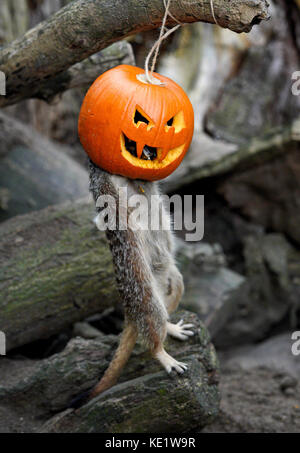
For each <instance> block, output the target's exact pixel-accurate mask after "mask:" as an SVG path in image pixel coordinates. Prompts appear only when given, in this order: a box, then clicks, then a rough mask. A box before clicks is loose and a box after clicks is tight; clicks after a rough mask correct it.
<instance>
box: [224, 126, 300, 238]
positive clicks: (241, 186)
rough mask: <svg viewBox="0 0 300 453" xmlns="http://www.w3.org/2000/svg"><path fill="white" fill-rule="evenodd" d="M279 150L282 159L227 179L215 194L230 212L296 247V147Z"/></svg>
mask: <svg viewBox="0 0 300 453" xmlns="http://www.w3.org/2000/svg"><path fill="white" fill-rule="evenodd" d="M297 124H298V126H297V129H298V131H299V122H297ZM274 149H275V148H273V150H274ZM282 149H283V150H285V153H284V154H283V155H282V156H277V157H276V156H274V158H273V159H272V160H271V161H269V162H265V163H263V162H261V163H260V165H259V166H255V167H253V168H250V169H248V170H245V171H243V172H237V173H235V174H234V175H231V176H229V177H227V178H226V180H225V181H224V182H223V183H222V184H220V186H219V189H218V190H219V192H220V193H221V194H222V195H223V196H224V197H225V199H226V201H227V202H228V203H229V206H230V207H231V208H233V209H235V210H236V211H237V212H240V213H241V214H242V215H243V216H246V217H247V218H249V219H250V220H251V221H252V222H255V223H258V224H260V225H262V226H263V227H264V228H265V229H268V230H273V231H277V232H281V233H285V234H286V235H288V236H289V237H291V238H292V239H293V240H294V241H296V242H297V243H298V244H299V243H300V229H299V223H300V209H299V198H300V182H299V181H300V170H299V169H300V157H299V145H298V144H297V143H296V142H290V143H286V145H285V146H283V148H282Z"/></svg>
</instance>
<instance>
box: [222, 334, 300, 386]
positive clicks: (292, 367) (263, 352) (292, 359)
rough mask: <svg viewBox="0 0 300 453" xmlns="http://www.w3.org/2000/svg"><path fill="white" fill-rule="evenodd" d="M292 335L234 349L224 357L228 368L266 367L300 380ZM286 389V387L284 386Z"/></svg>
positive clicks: (299, 361)
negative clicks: (293, 352)
mask: <svg viewBox="0 0 300 453" xmlns="http://www.w3.org/2000/svg"><path fill="white" fill-rule="evenodd" d="M292 343H293V341H292V339H291V333H290V332H288V333H283V334H280V335H276V336H274V337H271V338H269V339H267V340H265V341H263V342H262V343H259V344H258V345H255V346H253V345H246V346H241V347H238V348H234V349H233V350H231V351H230V352H228V353H225V354H224V355H223V358H224V360H225V362H226V366H230V367H231V368H234V367H235V366H239V367H241V368H243V369H244V370H246V371H247V370H251V369H254V368H258V367H262V366H266V367H268V368H270V369H272V370H276V371H277V372H278V373H279V374H282V375H289V376H291V377H293V379H294V380H295V379H299V376H300V360H299V357H298V356H295V355H293V354H292V351H291V347H292ZM283 385H284V386H285V387H286V385H285V384H283Z"/></svg>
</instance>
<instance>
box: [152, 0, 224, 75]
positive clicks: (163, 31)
mask: <svg viewBox="0 0 300 453" xmlns="http://www.w3.org/2000/svg"><path fill="white" fill-rule="evenodd" d="M163 3H164V7H165V14H164V18H163V21H162V25H161V29H160V33H159V37H158V40H157V41H156V42H155V43H154V45H153V46H152V48H151V50H150V52H149V53H148V55H147V58H146V61H145V76H146V81H147V82H148V83H157V82H156V81H155V79H154V78H153V72H154V70H155V66H156V61H157V57H158V54H159V49H160V46H161V44H162V42H163V41H164V40H165V39H166V38H168V36H170V35H171V34H172V33H174V32H175V31H176V30H178V28H180V27H181V26H183V25H184V24H182V23H181V22H179V20H177V19H176V18H175V17H174V16H173V15H172V14H171V12H170V4H171V0H163ZM184 3H188V4H192V3H196V2H195V1H194V0H192V1H189V0H187V1H185V2H184ZM210 8H211V13H212V17H213V19H214V21H215V23H216V25H219V26H220V24H219V23H218V21H217V18H216V16H215V10H214V2H213V0H210ZM168 16H170V17H171V19H173V20H174V21H175V22H177V25H175V27H173V28H171V29H170V30H168V29H167V28H166V22H167V18H168ZM153 54H154V56H153V59H152V64H151V69H150V70H149V64H150V60H151V58H152V55H153Z"/></svg>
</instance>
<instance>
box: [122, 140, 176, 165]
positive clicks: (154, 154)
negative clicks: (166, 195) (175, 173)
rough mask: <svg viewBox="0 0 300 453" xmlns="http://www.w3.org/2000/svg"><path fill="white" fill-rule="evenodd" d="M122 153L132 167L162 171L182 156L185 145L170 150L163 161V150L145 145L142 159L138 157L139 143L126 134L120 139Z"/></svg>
mask: <svg viewBox="0 0 300 453" xmlns="http://www.w3.org/2000/svg"><path fill="white" fill-rule="evenodd" d="M120 143H121V152H122V155H123V157H124V158H125V159H126V160H127V161H128V162H130V163H131V164H132V165H135V166H137V167H141V168H149V169H160V168H164V167H166V166H167V165H170V164H171V163H172V162H173V161H174V160H176V159H178V157H179V156H180V155H181V154H182V152H183V149H184V147H185V144H183V145H180V146H177V148H173V149H170V150H169V152H168V154H167V155H166V157H165V158H164V159H162V160H161V155H162V152H163V150H162V148H155V147H152V146H149V145H145V146H144V149H143V152H142V155H141V158H140V159H139V158H138V157H137V143H136V142H135V141H134V140H131V139H130V138H128V137H127V136H126V135H125V134H124V133H121V137H120Z"/></svg>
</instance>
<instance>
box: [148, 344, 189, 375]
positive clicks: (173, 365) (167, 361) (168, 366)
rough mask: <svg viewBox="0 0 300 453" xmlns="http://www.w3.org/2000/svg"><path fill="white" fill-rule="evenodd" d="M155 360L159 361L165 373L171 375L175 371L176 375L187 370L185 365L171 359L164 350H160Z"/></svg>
mask: <svg viewBox="0 0 300 453" xmlns="http://www.w3.org/2000/svg"><path fill="white" fill-rule="evenodd" d="M155 358H156V359H157V360H159V361H160V363H161V364H162V366H163V367H164V369H165V370H166V372H167V373H169V374H170V373H171V372H172V371H173V370H175V371H176V372H177V373H178V374H182V373H184V372H185V371H186V370H187V368H188V367H187V365H186V364H185V363H182V362H178V361H177V360H175V359H174V358H173V357H171V356H170V355H169V354H168V353H167V352H166V351H165V350H164V349H161V350H160V351H159V352H157V353H156V354H155Z"/></svg>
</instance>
